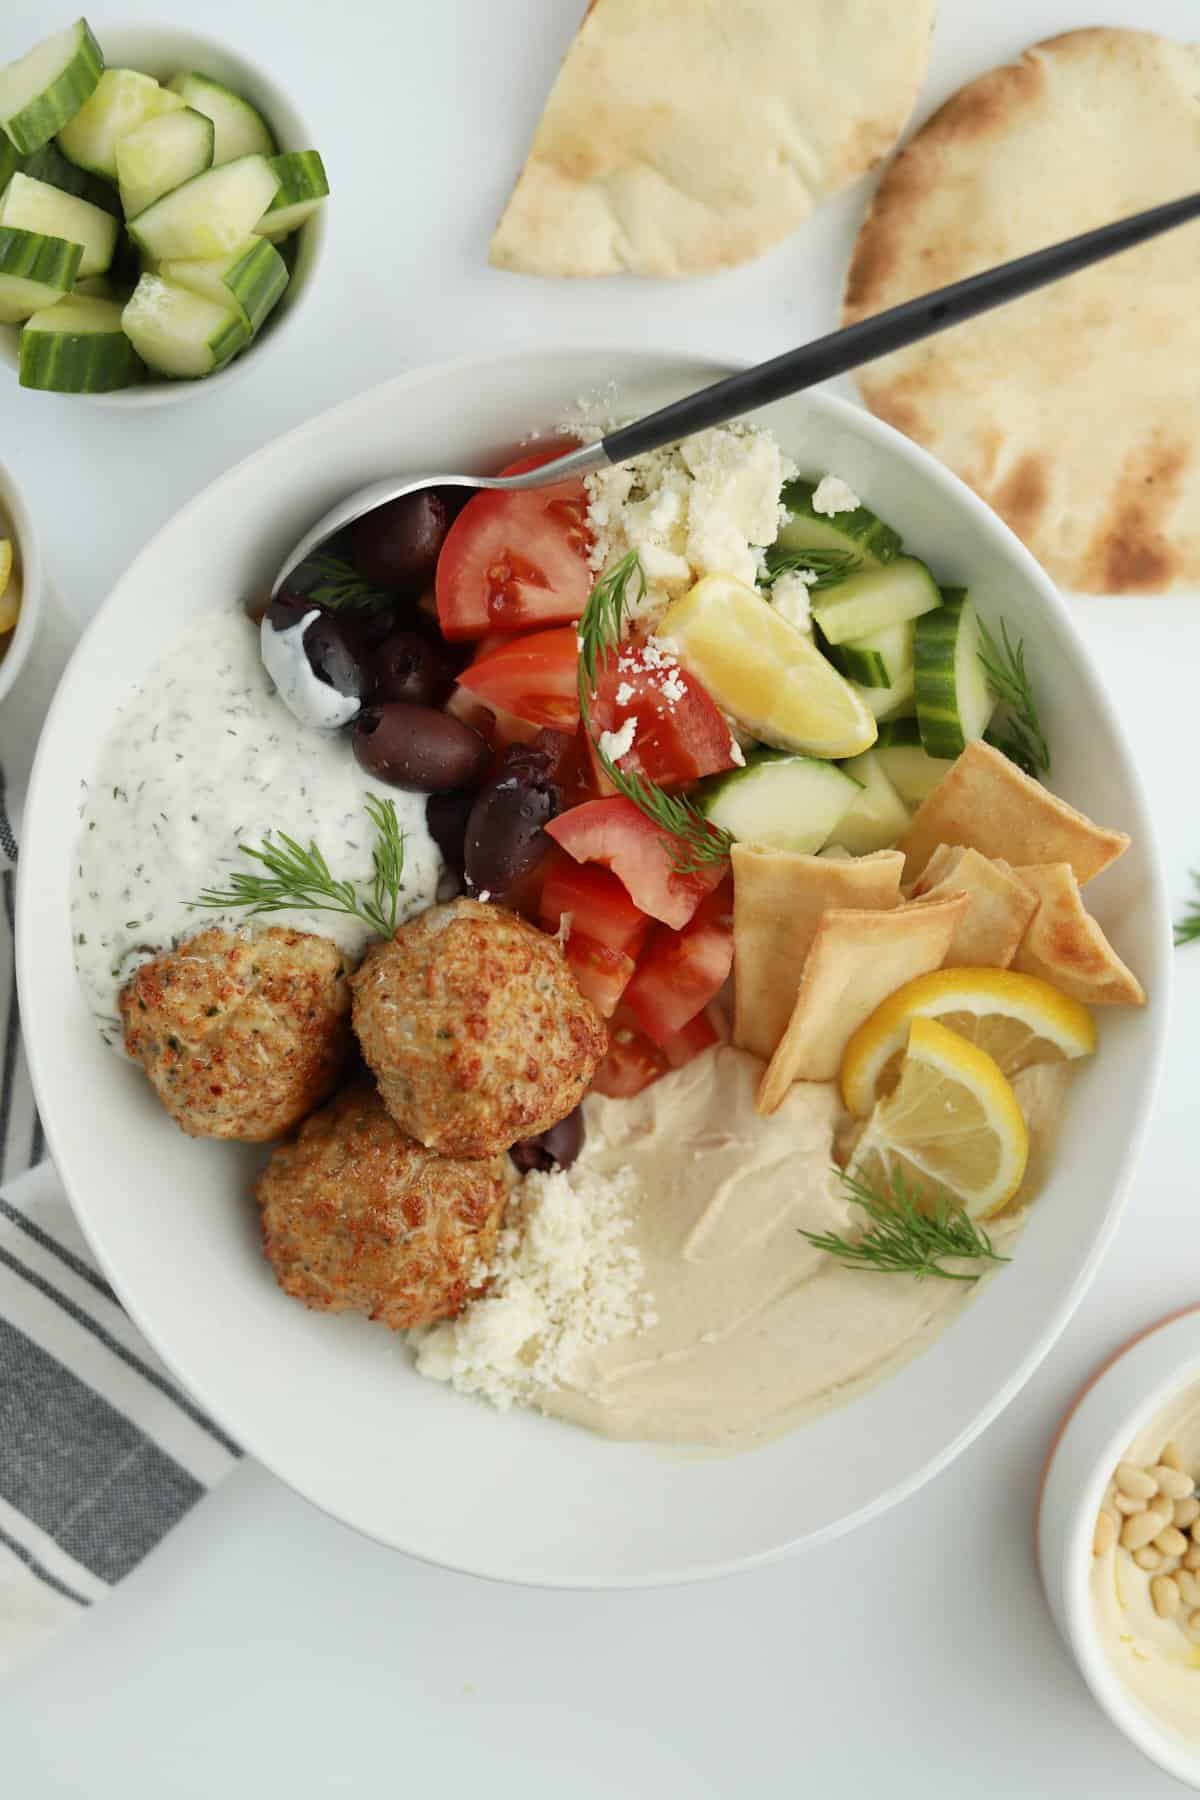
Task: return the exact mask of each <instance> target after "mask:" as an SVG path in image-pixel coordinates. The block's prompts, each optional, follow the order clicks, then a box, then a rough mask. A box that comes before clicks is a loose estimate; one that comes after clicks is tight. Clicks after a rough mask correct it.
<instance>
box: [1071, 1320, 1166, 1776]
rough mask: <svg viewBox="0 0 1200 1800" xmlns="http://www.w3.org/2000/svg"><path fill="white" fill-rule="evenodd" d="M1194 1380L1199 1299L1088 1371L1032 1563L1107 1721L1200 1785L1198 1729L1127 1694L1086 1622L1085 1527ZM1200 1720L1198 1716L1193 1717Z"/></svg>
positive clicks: (1088, 1561)
mask: <svg viewBox="0 0 1200 1800" xmlns="http://www.w3.org/2000/svg"><path fill="white" fill-rule="evenodd" d="M1196 1381H1200V1308H1197V1307H1189V1308H1188V1309H1187V1310H1186V1311H1184V1312H1177V1313H1172V1314H1170V1316H1169V1317H1168V1318H1166V1319H1162V1320H1160V1321H1159V1323H1158V1324H1157V1325H1151V1326H1150V1327H1148V1329H1147V1330H1146V1331H1143V1332H1141V1333H1140V1334H1139V1335H1138V1336H1137V1337H1135V1338H1134V1339H1133V1340H1132V1341H1131V1342H1130V1343H1129V1344H1127V1345H1126V1346H1125V1347H1124V1348H1123V1349H1121V1350H1118V1351H1117V1353H1116V1355H1115V1356H1113V1357H1110V1359H1109V1361H1108V1362H1107V1363H1105V1364H1104V1366H1103V1367H1102V1368H1101V1369H1100V1370H1099V1371H1098V1372H1097V1374H1096V1375H1094V1376H1093V1377H1092V1380H1091V1381H1090V1382H1089V1384H1088V1386H1087V1387H1085V1388H1084V1390H1083V1392H1082V1393H1081V1394H1080V1395H1079V1397H1078V1398H1077V1399H1076V1400H1075V1401H1074V1402H1073V1404H1072V1407H1071V1409H1070V1411H1069V1412H1068V1413H1067V1416H1066V1418H1065V1419H1064V1420H1063V1423H1062V1424H1061V1426H1060V1427H1059V1430H1058V1435H1057V1437H1056V1438H1055V1441H1054V1444H1053V1446H1052V1448H1051V1452H1050V1456H1049V1459H1048V1461H1047V1465H1046V1472H1045V1476H1044V1478H1043V1483H1042V1494H1041V1501H1040V1504H1039V1508H1038V1562H1039V1564H1040V1566H1041V1572H1042V1586H1043V1588H1044V1589H1045V1592H1046V1599H1047V1602H1048V1603H1049V1606H1050V1611H1051V1612H1052V1613H1053V1615H1054V1620H1055V1623H1056V1624H1057V1626H1058V1629H1059V1631H1060V1632H1061V1633H1062V1636H1063V1639H1064V1641H1065V1643H1066V1645H1067V1648H1068V1649H1069V1650H1070V1652H1071V1654H1072V1656H1073V1657H1074V1658H1075V1661H1076V1663H1077V1664H1078V1665H1079V1672H1080V1674H1081V1675H1082V1676H1083V1679H1084V1680H1085V1681H1086V1682H1087V1685H1088V1687H1089V1688H1090V1689H1091V1691H1092V1694H1093V1696H1094V1698H1095V1699H1096V1701H1097V1702H1098V1703H1099V1705H1100V1706H1102V1707H1103V1709H1104V1711H1105V1712H1106V1713H1107V1714H1108V1716H1109V1718H1110V1719H1111V1720H1112V1722H1113V1724H1114V1725H1116V1726H1117V1728H1118V1729H1119V1730H1120V1731H1123V1732H1124V1733H1125V1736H1126V1737H1127V1738H1129V1739H1130V1741H1131V1742H1132V1743H1134V1744H1136V1745H1137V1747H1138V1749H1139V1750H1141V1751H1142V1752H1143V1753H1144V1754H1145V1755H1146V1756H1148V1757H1149V1758H1150V1760H1151V1762H1156V1763H1158V1765H1159V1767H1160V1768H1163V1769H1165V1770H1166V1771H1167V1773H1168V1774H1169V1775H1174V1776H1176V1777H1177V1778H1178V1779H1179V1780H1180V1781H1186V1782H1187V1783H1188V1784H1189V1786H1191V1787H1196V1788H1200V1738H1198V1740H1197V1742H1196V1744H1194V1745H1191V1744H1188V1743H1186V1742H1185V1740H1184V1739H1182V1738H1181V1737H1179V1736H1178V1735H1177V1734H1176V1733H1175V1732H1173V1731H1171V1730H1170V1729H1169V1728H1168V1727H1167V1726H1165V1725H1162V1724H1160V1723H1158V1722H1157V1721H1156V1720H1155V1719H1154V1718H1153V1717H1152V1715H1151V1714H1150V1713H1148V1712H1146V1711H1145V1710H1144V1709H1143V1708H1142V1707H1141V1706H1139V1705H1138V1703H1137V1701H1136V1700H1135V1699H1134V1698H1133V1697H1132V1695H1131V1694H1130V1693H1129V1691H1128V1689H1127V1688H1126V1687H1125V1686H1124V1684H1123V1682H1122V1681H1121V1679H1120V1677H1119V1676H1118V1675H1117V1673H1116V1671H1115V1670H1114V1669H1113V1667H1112V1666H1111V1664H1110V1663H1109V1661H1108V1658H1107V1657H1106V1656H1105V1654H1104V1649H1103V1647H1102V1645H1101V1643H1100V1640H1099V1637H1098V1636H1097V1633H1096V1629H1095V1625H1094V1622H1093V1612H1092V1595H1091V1584H1090V1575H1091V1565H1092V1533H1093V1531H1094V1530H1095V1526H1096V1514H1097V1512H1098V1511H1099V1510H1100V1502H1101V1500H1102V1499H1103V1497H1104V1490H1105V1488H1106V1487H1107V1486H1108V1482H1109V1479H1110V1477H1111V1476H1112V1472H1113V1470H1114V1469H1115V1468H1116V1466H1117V1464H1118V1463H1119V1462H1120V1460H1121V1458H1122V1456H1123V1455H1124V1453H1125V1450H1126V1448H1127V1447H1128V1445H1129V1444H1130V1443H1131V1442H1132V1441H1133V1439H1134V1438H1135V1437H1136V1436H1137V1434H1138V1432H1139V1431H1140V1430H1141V1429H1142V1427H1143V1426H1144V1425H1146V1424H1148V1423H1149V1421H1150V1420H1151V1419H1152V1418H1153V1417H1154V1415H1155V1413H1157V1412H1159V1411H1160V1410H1161V1409H1162V1407H1163V1406H1165V1405H1166V1404H1167V1402H1168V1401H1170V1400H1171V1399H1172V1398H1173V1397H1174V1396H1175V1395H1176V1394H1178V1393H1180V1392H1181V1390H1182V1389H1183V1388H1185V1387H1188V1386H1190V1385H1191V1384H1192V1383H1193V1382H1196ZM1197 1723H1198V1726H1200V1718H1198V1721H1197Z"/></svg>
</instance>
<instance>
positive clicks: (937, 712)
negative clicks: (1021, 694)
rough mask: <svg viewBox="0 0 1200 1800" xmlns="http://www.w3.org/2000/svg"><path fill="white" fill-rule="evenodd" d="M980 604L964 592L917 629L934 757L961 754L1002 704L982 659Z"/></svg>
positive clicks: (920, 703) (920, 689) (921, 716)
mask: <svg viewBox="0 0 1200 1800" xmlns="http://www.w3.org/2000/svg"><path fill="white" fill-rule="evenodd" d="M981 648H982V640H981V639H980V635H979V624H978V621H977V620H976V617H975V608H974V606H973V605H972V603H971V601H970V600H969V599H968V598H967V596H966V594H965V593H964V594H963V595H962V597H961V598H959V599H955V600H951V601H948V602H947V604H946V605H944V606H940V607H939V608H938V609H937V611H936V612H931V613H926V614H925V616H924V617H923V618H920V619H918V620H917V626H916V630H915V632H914V634H913V659H914V665H915V669H916V682H917V687H916V692H917V723H918V725H919V726H920V728H921V742H922V744H923V745H924V747H925V749H926V750H927V751H928V753H929V755H930V756H940V757H947V758H949V757H955V756H959V755H961V753H962V752H963V751H964V750H965V749H966V747H967V745H968V744H969V743H970V742H971V741H972V739H974V738H980V737H982V736H983V734H984V731H985V730H986V728H987V723H988V720H989V719H990V718H991V716H992V714H993V712H994V711H995V709H996V700H995V696H994V694H993V693H992V690H991V688H990V687H989V686H988V679H987V676H986V675H985V673H984V669H983V664H982V663H981V662H980V660H979V652H980V650H981Z"/></svg>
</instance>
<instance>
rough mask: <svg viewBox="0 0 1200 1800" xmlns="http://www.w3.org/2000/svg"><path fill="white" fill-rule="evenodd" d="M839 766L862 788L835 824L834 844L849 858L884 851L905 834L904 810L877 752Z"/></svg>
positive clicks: (906, 809) (906, 815)
mask: <svg viewBox="0 0 1200 1800" xmlns="http://www.w3.org/2000/svg"><path fill="white" fill-rule="evenodd" d="M841 766H842V768H843V770H844V771H845V773H846V774H847V775H852V776H853V777H854V779H855V781H857V782H860V783H861V784H862V785H861V786H860V788H859V791H858V793H857V794H856V795H855V796H854V799H853V801H852V802H851V805H850V809H849V811H848V812H846V813H844V814H843V815H842V818H841V821H840V823H839V824H838V828H837V841H838V843H839V844H840V845H841V846H842V848H843V849H844V850H848V851H849V852H850V854H851V856H869V855H870V854H871V852H872V850H886V849H888V848H889V847H890V846H891V845H892V844H894V843H896V842H897V840H898V839H900V838H902V837H903V836H904V833H905V832H906V831H907V830H908V808H907V806H905V804H904V802H903V800H902V799H901V798H900V796H899V794H898V793H897V792H896V789H895V787H894V786H893V785H892V782H891V781H890V780H889V778H888V774H887V771H886V770H885V768H884V767H883V764H882V763H881V762H880V760H879V753H878V751H875V750H864V751H863V753H862V755H861V756H855V757H852V758H851V759H850V761H849V762H844V763H843V764H842V765H841Z"/></svg>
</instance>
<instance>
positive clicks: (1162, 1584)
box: [1150, 1575, 1181, 1619]
mask: <svg viewBox="0 0 1200 1800" xmlns="http://www.w3.org/2000/svg"><path fill="white" fill-rule="evenodd" d="M1150 1598H1151V1599H1152V1600H1153V1602H1154V1610H1155V1612H1156V1613H1157V1614H1158V1616H1159V1618H1160V1619H1170V1618H1173V1617H1174V1616H1175V1614H1176V1613H1177V1612H1178V1611H1179V1607H1180V1604H1181V1600H1180V1593H1179V1588H1178V1586H1177V1585H1176V1583H1175V1580H1174V1578H1173V1577H1172V1576H1170V1575H1156V1576H1155V1577H1154V1580H1153V1581H1152V1582H1151V1583H1150Z"/></svg>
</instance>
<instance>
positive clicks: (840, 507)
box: [812, 475, 862, 519]
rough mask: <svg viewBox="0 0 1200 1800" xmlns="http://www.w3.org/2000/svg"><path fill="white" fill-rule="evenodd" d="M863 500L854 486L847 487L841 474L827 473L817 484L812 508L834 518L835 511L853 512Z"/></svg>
mask: <svg viewBox="0 0 1200 1800" xmlns="http://www.w3.org/2000/svg"><path fill="white" fill-rule="evenodd" d="M861 505H862V501H861V500H860V499H859V497H858V495H857V494H856V493H855V492H854V489H853V488H852V487H847V485H846V483H845V482H844V481H843V480H842V478H841V476H840V475H826V476H824V477H823V478H822V479H821V480H820V481H819V482H818V483H817V486H816V489H815V491H814V493H813V497H812V509H813V511H814V512H815V513H824V514H825V516H826V518H830V519H831V518H832V517H833V515H834V513H841V512H853V511H854V510H855V508H856V507H858V506H861Z"/></svg>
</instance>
